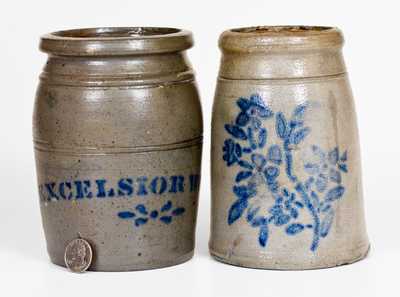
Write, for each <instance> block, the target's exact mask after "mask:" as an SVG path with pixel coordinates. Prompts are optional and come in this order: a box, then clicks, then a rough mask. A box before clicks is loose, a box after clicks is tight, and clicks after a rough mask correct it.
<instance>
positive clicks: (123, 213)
mask: <svg viewBox="0 0 400 297" xmlns="http://www.w3.org/2000/svg"><path fill="white" fill-rule="evenodd" d="M118 216H119V217H120V218H121V219H131V218H133V217H135V213H133V212H130V211H121V212H119V213H118Z"/></svg>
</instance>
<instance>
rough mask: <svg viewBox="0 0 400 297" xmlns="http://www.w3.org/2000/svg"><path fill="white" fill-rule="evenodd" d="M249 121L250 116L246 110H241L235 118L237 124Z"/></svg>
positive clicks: (243, 124) (242, 124)
mask: <svg viewBox="0 0 400 297" xmlns="http://www.w3.org/2000/svg"><path fill="white" fill-rule="evenodd" d="M249 121H250V117H249V116H248V115H247V113H246V112H243V111H242V112H241V113H239V115H238V116H237V118H236V125H238V126H241V127H243V126H246V125H247V124H248V123H249Z"/></svg>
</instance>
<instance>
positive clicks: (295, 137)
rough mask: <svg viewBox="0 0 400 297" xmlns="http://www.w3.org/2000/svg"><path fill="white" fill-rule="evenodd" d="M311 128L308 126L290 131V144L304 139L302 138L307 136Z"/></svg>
mask: <svg viewBox="0 0 400 297" xmlns="http://www.w3.org/2000/svg"><path fill="white" fill-rule="evenodd" d="M310 131H311V129H310V128H302V129H300V130H298V131H296V132H293V133H291V135H290V139H289V141H290V143H291V144H296V145H297V144H299V143H300V142H302V141H303V140H304V138H306V137H307V135H308V134H309V133H310Z"/></svg>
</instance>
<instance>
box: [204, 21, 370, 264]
mask: <svg viewBox="0 0 400 297" xmlns="http://www.w3.org/2000/svg"><path fill="white" fill-rule="evenodd" d="M342 46H343V37H342V34H341V32H340V31H339V30H338V29H336V28H329V27H303V26H277V27H253V28H241V29H233V30H228V31H226V32H224V33H223V34H222V36H221V38H220V47H221V49H222V61H221V68H220V73H219V79H218V85H217V90H216V95H215V101H214V107H213V121H212V151H211V154H212V227H211V228H212V230H211V240H210V252H211V254H212V255H213V256H214V257H215V258H216V259H217V260H220V261H222V262H226V263H229V264H234V265H239V266H245V267H253V268H265V269H299V270H301V269H314V268H324V267H331V266H336V265H342V264H346V263H352V262H355V261H357V260H360V259H362V258H364V257H365V256H366V255H367V252H368V250H369V242H368V237H367V234H366V228H365V222H364V209H363V194H362V183H361V169H360V149H359V141H358V131H357V124H356V114H355V110H354V102H353V97H352V94H351V90H350V86H349V82H348V78H347V74H346V68H345V64H344V61H343V57H342Z"/></svg>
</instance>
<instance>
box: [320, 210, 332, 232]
mask: <svg viewBox="0 0 400 297" xmlns="http://www.w3.org/2000/svg"><path fill="white" fill-rule="evenodd" d="M333 215H334V213H333V211H332V210H331V211H330V212H328V214H327V215H326V216H325V218H324V219H323V220H322V222H321V229H320V235H321V237H326V236H327V235H328V233H329V230H330V229H331V226H332V222H333Z"/></svg>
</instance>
